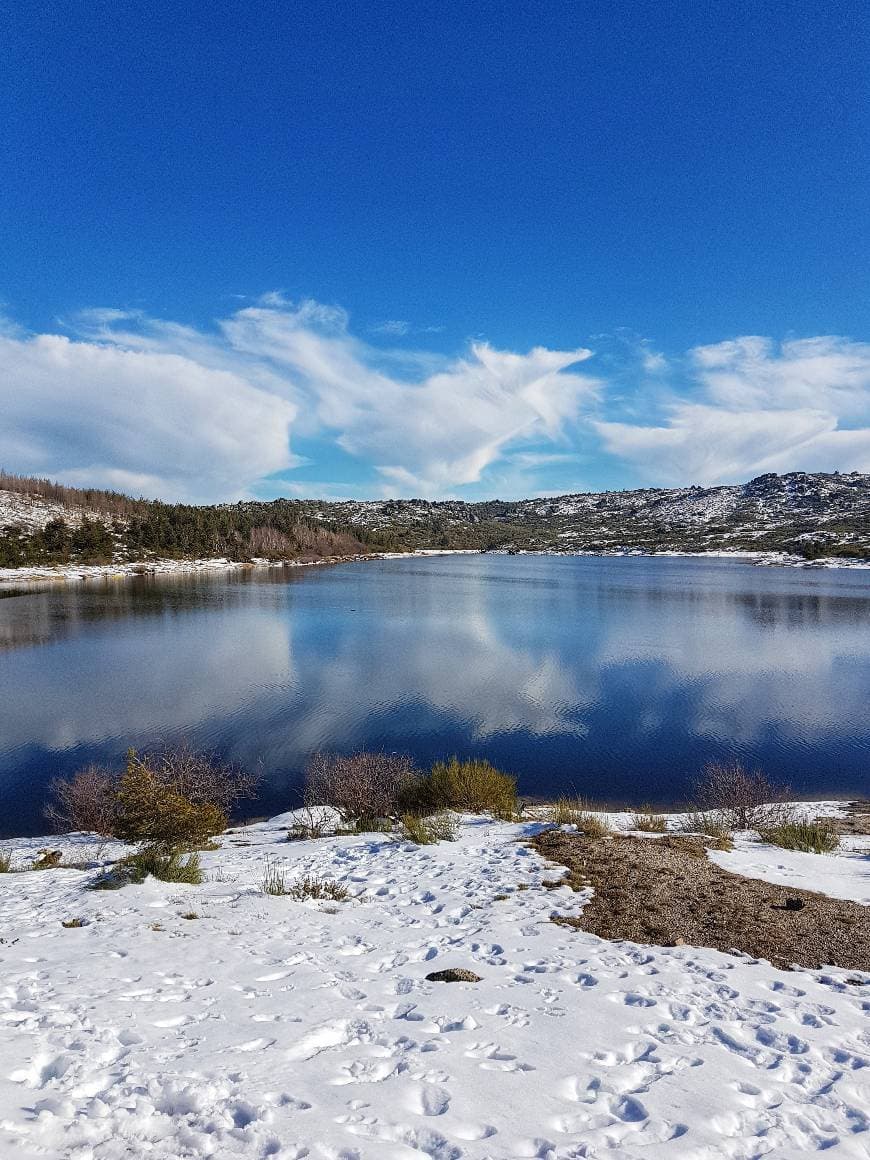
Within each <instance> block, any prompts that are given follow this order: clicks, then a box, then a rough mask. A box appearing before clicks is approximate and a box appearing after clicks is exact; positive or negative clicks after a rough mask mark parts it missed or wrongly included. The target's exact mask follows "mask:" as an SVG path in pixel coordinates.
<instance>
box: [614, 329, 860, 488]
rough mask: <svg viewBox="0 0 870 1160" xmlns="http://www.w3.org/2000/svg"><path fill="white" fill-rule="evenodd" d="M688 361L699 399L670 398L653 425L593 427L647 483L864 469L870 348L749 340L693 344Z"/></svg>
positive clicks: (828, 341)
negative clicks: (697, 345) (767, 472)
mask: <svg viewBox="0 0 870 1160" xmlns="http://www.w3.org/2000/svg"><path fill="white" fill-rule="evenodd" d="M689 365H690V367H691V374H692V377H693V378H694V380H695V383H696V384H697V387H696V391H695V394H697V395H698V397H699V400H700V401H698V402H695V401H692V402H688V401H686V400H685V399H684V398H681V399H678V400H673V399H672V400H671V401H669V402H668V403H667V404H666V405H665V406H664V407H663V412H664V414H663V420H662V422H661V424H659V425H637V424H630V423H624V422H597V423H596V424H595V428H596V430H597V431H598V433H599V435H600V436H601V438H602V440H603V442H604V446H605V449H606V450H607V451H608V452H609V453H610V454H612V455H616V456H618V457H619V458H621V459H625V460H628V461H629V462H631V463H633V464H634V465H635V466H636V468H637V469H638V471H639V473H640V474H641V475H642V476H643V478H644V479H647V480H650V481H655V482H661V483H690V482H697V483H706V484H713V483H723V482H734V481H736V480H741V479H745V478H747V477H749V476H752V475H757V474H760V473H762V472H765V471H795V470H805V471H833V470H835V469H839V470H841V471H853V470H857V471H866V470H868V469H870V345H867V344H864V343H857V342H852V341H850V340H849V339H845V338H833V337H819V338H808V339H801V340H798V341H792V342H785V343H782V344H781V345H780V346H777V345H776V344H775V343H774V342H772V341H771V340H770V339H768V338H759V337H756V336H748V337H743V338H737V339H734V340H731V341H729V342H722V343H717V344H716V345H713V346H702V347H696V348H695V349H694V350H693V351H691V352H690V355H689Z"/></svg>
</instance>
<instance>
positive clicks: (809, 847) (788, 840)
mask: <svg viewBox="0 0 870 1160" xmlns="http://www.w3.org/2000/svg"><path fill="white" fill-rule="evenodd" d="M758 836H759V837H760V838H761V840H762V841H763V842H770V843H771V845H773V846H780V847H781V848H782V849H783V850H802V851H803V852H804V853H806V854H830V853H832V852H833V851H834V850H836V849H837V847H838V846H839V845H840V835H839V834H838V833H837V831H836V828H835V827H834V825H833V823H832V822H830V821H827V820H826V819H824V818H818V819H817V820H816V821H814V822H805V821H801V820H799V819H797V818H793V819H792V820H791V821H784V822H780V823H779V824H778V825H775V826H769V827H764V826H762V827H761V828H760V829H759V830H758Z"/></svg>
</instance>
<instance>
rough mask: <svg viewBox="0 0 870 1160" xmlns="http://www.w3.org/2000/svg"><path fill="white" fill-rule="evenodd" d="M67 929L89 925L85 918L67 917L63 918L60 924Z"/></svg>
mask: <svg viewBox="0 0 870 1160" xmlns="http://www.w3.org/2000/svg"><path fill="white" fill-rule="evenodd" d="M60 925H61V926H62V927H63V928H64V929H65V930H76V929H78V927H80V926H87V925H88V924H87V923H86V922H85V920H84V919H83V918H65V919H62V920H61V924H60Z"/></svg>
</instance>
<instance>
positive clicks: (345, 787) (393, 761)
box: [305, 753, 420, 825]
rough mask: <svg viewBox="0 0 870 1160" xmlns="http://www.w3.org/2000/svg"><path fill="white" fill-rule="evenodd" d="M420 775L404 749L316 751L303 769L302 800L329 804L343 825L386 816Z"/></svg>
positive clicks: (396, 809)
mask: <svg viewBox="0 0 870 1160" xmlns="http://www.w3.org/2000/svg"><path fill="white" fill-rule="evenodd" d="M419 779H420V772H419V770H418V769H417V768H416V767H415V765H414V763H413V761H412V760H411V758H410V757H408V756H407V755H406V754H403V753H352V754H350V755H347V756H345V755H343V754H339V753H315V754H314V756H313V757H312V758H311V760H310V762H309V763H308V768H307V769H306V771H305V803H306V805H308V806H312V807H313V806H324V805H329V806H332V807H333V808H334V809H336V810H337V811H338V813H339V815H340V817H341V820H342V821H343V822H344V823H345V824H346V825H354V824H355V823H357V822H358V821H360V820H361V819H368V820H376V819H378V818H388V817H391V816H394V815H395V814H397V813H398V812H399V809H400V803H401V802H402V801H403V800H404V799H405V798H406V797H407V796H408V794H409V793H410V792H411V786H412V785H413V784H414V783H415V782H417V781H418V780H419Z"/></svg>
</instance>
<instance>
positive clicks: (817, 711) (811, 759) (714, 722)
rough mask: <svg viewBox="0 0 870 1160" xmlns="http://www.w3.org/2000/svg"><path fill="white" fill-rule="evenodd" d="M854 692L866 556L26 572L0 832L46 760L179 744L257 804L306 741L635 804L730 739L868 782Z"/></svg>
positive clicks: (862, 789) (285, 787)
mask: <svg viewBox="0 0 870 1160" xmlns="http://www.w3.org/2000/svg"><path fill="white" fill-rule="evenodd" d="M868 703H870V571H862V570H854V571H850V570H846V569H841V570H821V569H790V568H759V567H754V566H752V565H749V564H746V563H740V562H736V561H733V560H714V559H689V558H685V559H683V558H648V557H647V558H645V557H615V558H614V557H611V558H595V557H568V556H565V557H554V556H493V555H468V556H466V555H454V556H436V557H426V558H419V557H417V558H413V559H403V560H383V561H371V562H361V563H355V564H345V565H338V566H334V567H325V568H304V569H293V568H287V569H270V570H260V569H257V570H244V571H236V572H227V573H217V574H210V575H188V576H174V577H162V578H137V579H133V580H115V581H111V580H106V581H98V582H88V583H86V584H68V585H63V586H60V585H53V586H51V587H50V588H36V587H34V588H29V589H27V590H19V591H18V592H9V593H6V594H4V595H3V598H2V599H0V790H2V803H3V810H2V815H0V832H2V833H3V834H5V835H10V834H23V833H41V832H44V830H45V822H44V821H43V820H42V817H41V811H42V808H43V805H44V798H45V792H46V785H47V783H48V781H49V780H50V779H51V778H52V777H54V776H57V775H59V774H65V773H69V772H72V771H73V770H75V769H77V768H79V767H80V766H82V765H84V764H86V763H87V762H90V761H98V762H108V763H113V764H118V763H120V762H121V761H122V759H123V755H124V753H125V751H126V750H127V749H128V747H130V746H133V747H136V748H138V749H147V748H149V747H151V746H153V745H155V744H157V743H160V742H166V741H172V740H178V739H182V738H184V739H187V740H188V741H190V742H191V743H192V744H194V745H195V746H197V747H204V748H208V749H213V750H216V751H218V752H220V753H221V754H223V755H225V756H226V757H228V758H231V759H233V760H235V761H238V762H240V763H242V764H244V765H246V766H249V767H256V768H257V769H259V770H260V772H261V773H262V775H263V784H262V790H261V793H260V796H259V800H258V801H257V802H256V803H255V805H254V806H252V807H251V808H250V810H248V811H247V812H248V813H260V814H267V813H270V812H276V811H278V810H281V809H286V808H288V806H290V805H292V804H296V803H297V801H298V792H299V786H300V781H301V772H302V770H303V769H304V766H305V763H306V760H307V758H308V756H309V755H310V754H311V753H313V752H314V751H316V750H318V749H337V750H342V751H352V750H354V749H359V748H376V749H386V750H402V751H406V752H409V753H411V754H412V755H413V756H414V757H415V758H416V759H417V760H418V761H419V762H420V763H422V764H427V763H429V762H431V761H432V760H433V759H436V758H439V757H444V756H448V755H450V754H452V753H456V754H459V755H463V756H470V755H480V756H485V757H488V758H489V759H490V760H492V761H493V762H494V763H496V764H497V765H499V766H501V767H502V768H504V769H507V770H509V771H511V772H512V773H515V774H516V775H517V776H518V777H519V782H520V788H521V790H522V791H523V792H525V793H528V794H533V795H542V796H551V795H555V794H559V793H566V792H568V793H582V794H587V795H590V796H593V797H595V798H598V799H602V800H606V801H610V802H619V803H627V804H632V805H640V804H643V803H647V802H651V803H654V804H660V805H667V804H669V803H675V802H679V801H681V800H684V799H685V797H686V795H687V794H688V793H689V792H690V787H691V782H692V779H693V777H694V776H695V775H696V774H697V772H698V771H699V770H700V769H701V767H702V766H703V765H704V763H705V762H706V761H709V760H711V759H716V758H731V757H739V758H741V759H743V760H744V761H745V762H747V763H749V764H750V765H752V766H755V765H757V766H759V767H761V768H763V769H764V770H765V772H766V773H767V774H768V775H769V776H771V777H776V778H783V779H785V780H787V781H788V782H789V783H790V784H791V785H792V786H793V787H794V790H795V792H797V793H799V794H801V795H803V796H808V797H809V796H849V795H856V794H861V793H863V794H866V793H867V792H868V790H870V714H868Z"/></svg>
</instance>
